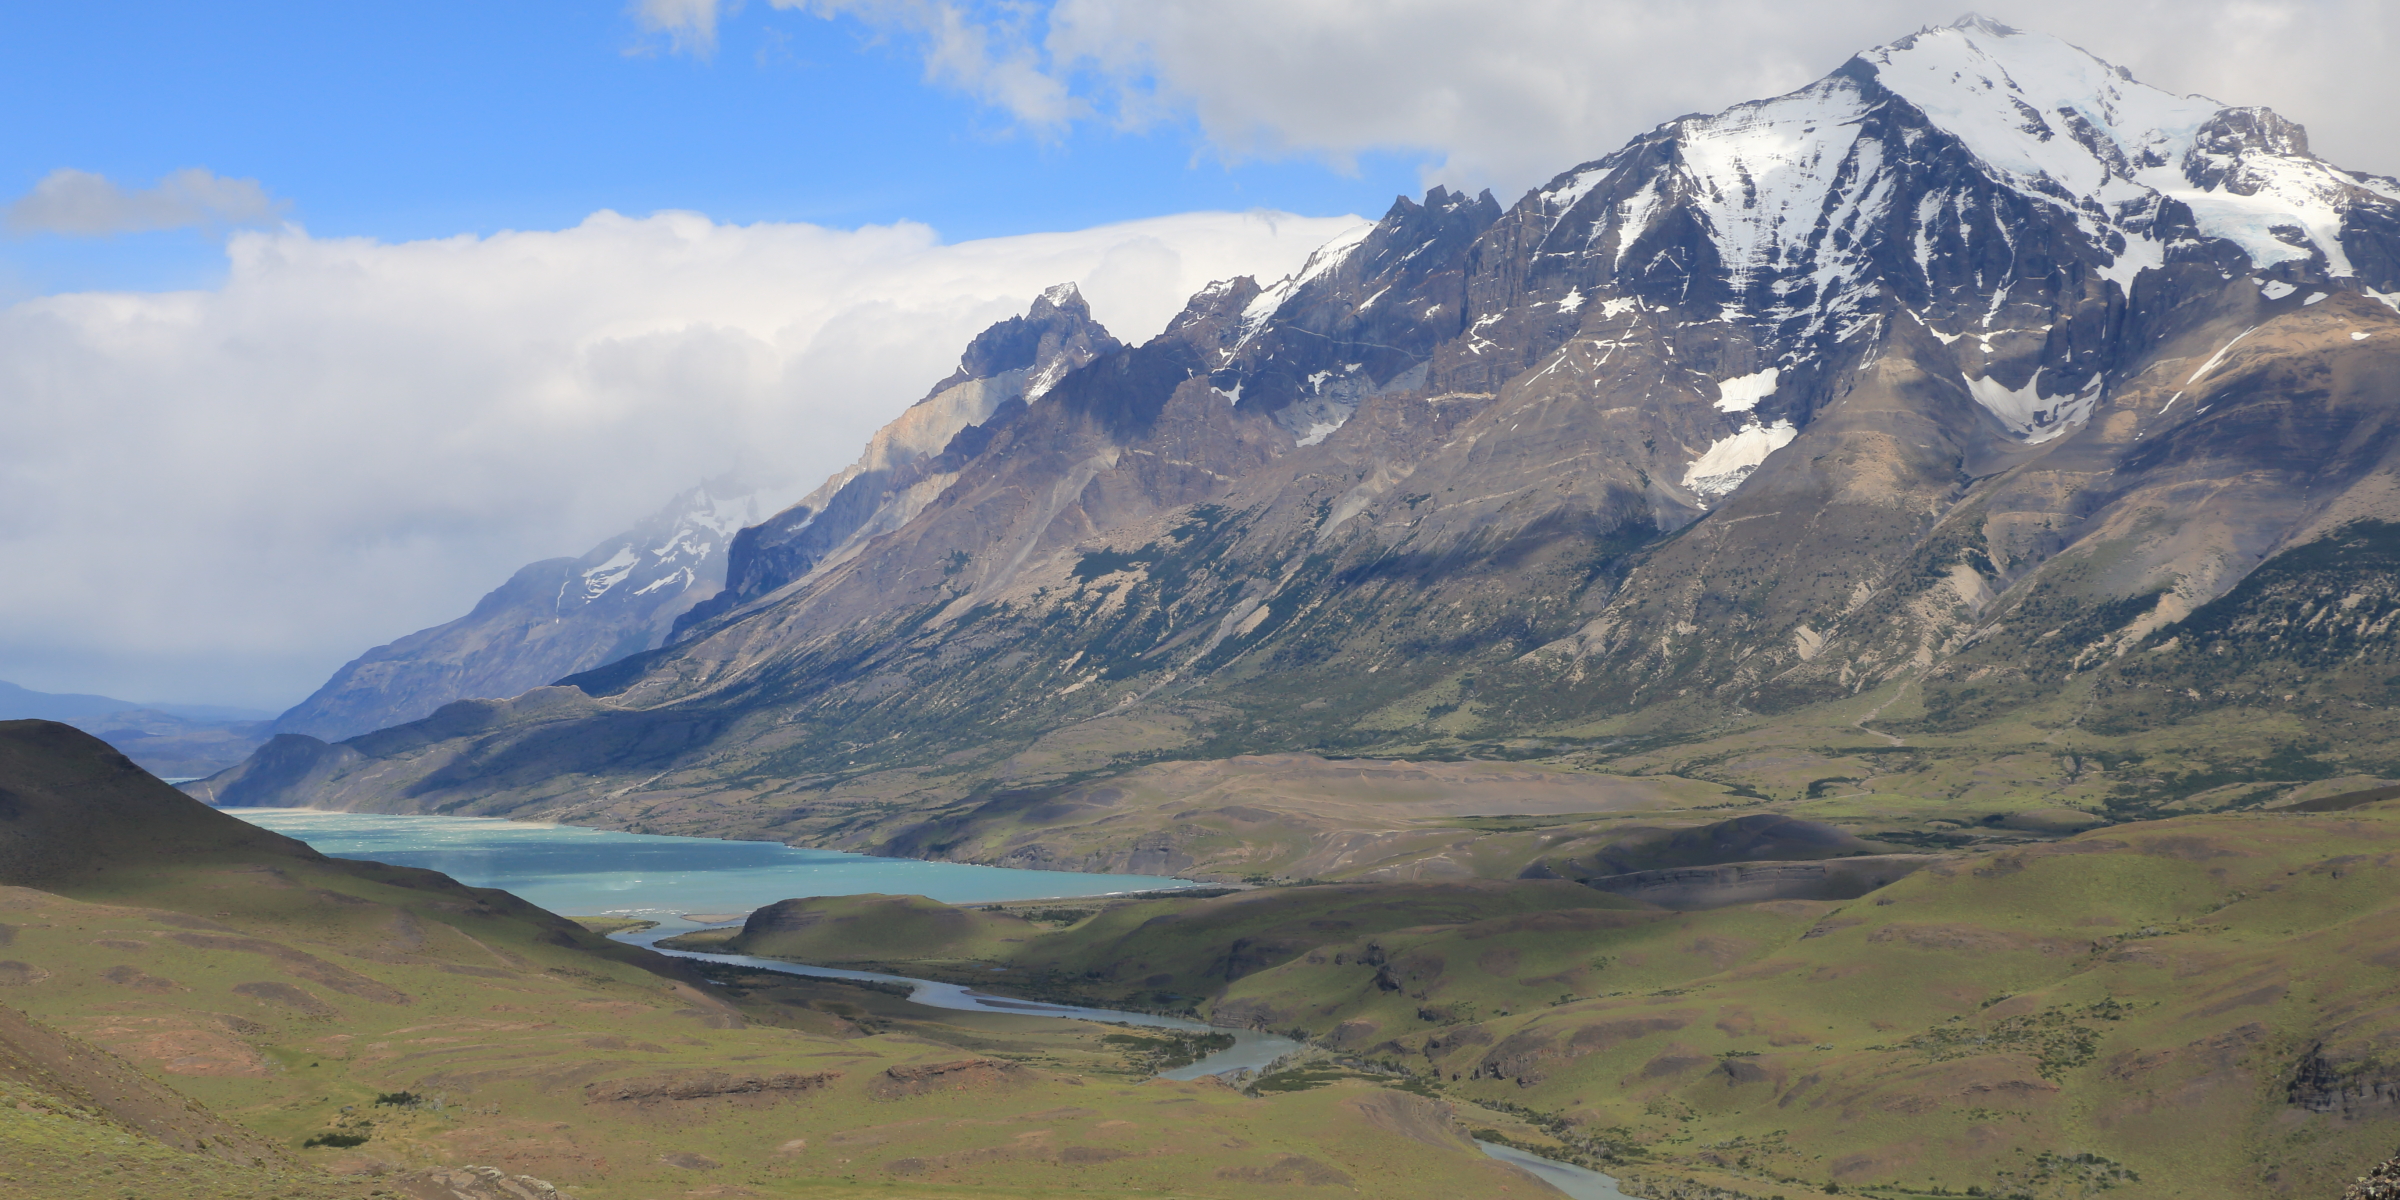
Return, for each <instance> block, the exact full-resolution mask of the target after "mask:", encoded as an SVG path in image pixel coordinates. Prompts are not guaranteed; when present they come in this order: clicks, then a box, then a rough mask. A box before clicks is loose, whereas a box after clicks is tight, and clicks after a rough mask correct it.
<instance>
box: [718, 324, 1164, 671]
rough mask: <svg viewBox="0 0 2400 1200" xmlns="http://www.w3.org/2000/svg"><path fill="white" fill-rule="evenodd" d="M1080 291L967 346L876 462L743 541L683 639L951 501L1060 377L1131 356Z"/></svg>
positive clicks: (893, 427)
mask: <svg viewBox="0 0 2400 1200" xmlns="http://www.w3.org/2000/svg"><path fill="white" fill-rule="evenodd" d="M1119 348H1120V347H1119V345H1118V343H1117V340H1116V339H1115V338H1113V337H1110V336H1109V334H1108V330H1106V329H1104V328H1102V327H1101V325H1100V323H1099V322H1097V321H1094V320H1092V310H1091V306H1090V305H1088V304H1086V303H1085V302H1084V299H1083V294H1082V293H1081V292H1079V291H1077V290H1076V288H1075V285H1074V284H1071V283H1066V284H1060V285H1059V286H1057V287H1054V288H1051V289H1050V290H1049V291H1046V292H1044V293H1042V294H1041V295H1040V296H1038V297H1036V298H1035V299H1034V302H1033V307H1032V308H1031V309H1030V310H1028V311H1027V312H1026V314H1025V315H1024V316H1022V317H1010V318H1009V319H1008V320H1005V321H1002V322H1000V323H999V324H997V325H994V326H992V327H991V328H989V329H986V330H984V331H983V332H982V333H980V334H978V335H976V337H975V340H974V341H972V342H969V343H968V344H967V349H966V353H964V354H962V355H960V356H959V361H958V370H956V371H953V372H951V374H950V377H949V378H947V379H944V380H942V381H941V382H940V383H937V384H935V385H933V390H932V391H931V392H928V393H926V395H925V398H924V399H922V400H919V401H917V402H916V404H915V405H913V406H911V407H910V409H909V411H908V412H906V413H904V414H902V415H901V417H900V419H899V420H896V421H894V422H892V423H891V424H890V425H887V426H885V427H884V428H883V429H881V430H879V431H878V432H877V433H876V435H875V437H874V440H873V441H871V442H870V443H869V444H868V446H867V450H866V453H865V454H863V455H861V456H860V457H859V460H858V461H857V462H855V463H853V464H851V465H850V466H849V467H847V468H845V469H844V470H842V471H841V472H840V473H838V474H836V475H835V476H834V477H833V478H831V479H828V480H826V481H825V484H824V486H822V487H819V488H818V489H817V490H816V491H814V492H811V493H809V495H808V496H806V497H805V498H803V499H802V500H801V501H800V502H799V503H798V504H795V505H793V506H792V507H790V508H788V509H785V510H784V511H782V512H779V513H777V514H775V515H774V516H773V517H772V518H769V519H768V520H767V521H766V522H764V523H763V524H758V525H753V526H751V527H750V528H747V529H744V530H742V531H741V533H740V535H739V536H737V537H736V538H735V539H734V542H733V549H732V554H731V558H730V562H729V565H728V567H727V569H726V574H725V577H724V584H725V586H724V590H723V591H721V592H719V593H717V594H716V595H715V596H714V597H712V598H710V599H709V600H707V601H705V602H703V603H701V604H700V605H699V606H697V607H695V608H693V609H692V610H691V611H690V612H688V613H685V614H683V615H682V616H681V617H679V618H678V619H677V620H676V623H675V630H676V632H677V633H679V634H680V633H681V632H683V631H684V630H686V629H689V628H691V627H692V626H694V625H697V624H700V623H702V622H705V621H707V620H708V619H710V618H712V617H717V616H721V615H723V614H725V613H727V612H731V611H732V610H734V609H735V608H737V607H739V606H741V605H742V604H744V603H746V602H748V601H753V600H756V599H758V598H760V597H762V596H765V595H767V594H769V593H771V592H774V591H775V590H777V589H778V588H781V587H783V586H785V585H787V584H789V583H792V582H793V581H795V580H798V579H801V578H804V577H806V576H807V575H808V574H809V573H810V572H811V571H814V570H815V569H816V568H817V567H818V566H820V565H821V564H825V563H828V562H831V561H838V560H839V559H841V558H843V557H846V556H847V555H850V554H854V553H856V552H858V551H859V550H860V549H861V548H862V547H863V546H864V544H865V543H866V542H867V541H868V539H870V538H873V537H875V536H876V535H878V534H883V533H890V532H892V531H894V530H896V529H899V528H900V527H901V526H904V525H906V524H907V523H908V522H909V520H910V519H911V518H913V517H915V516H916V515H917V514H918V513H919V512H922V511H924V509H925V506H926V505H927V504H928V503H930V502H932V501H933V500H934V499H935V498H937V497H939V496H940V495H941V494H942V492H943V490H944V489H946V488H948V487H949V486H950V484H951V483H953V482H955V481H956V480H957V479H958V475H959V472H960V471H961V470H962V469H964V468H965V466H966V464H967V463H968V462H969V461H971V460H973V459H974V458H976V457H977V456H978V455H981V454H982V453H983V452H984V450H986V449H987V448H989V447H990V445H991V442H992V438H993V436H994V435H995V434H996V433H997V432H998V430H999V429H1000V428H1001V427H1003V426H1005V425H1007V424H1008V423H1009V422H1010V421H1013V420H1015V419H1016V418H1017V417H1018V416H1019V415H1021V414H1022V413H1023V412H1024V411H1025V406H1026V405H1028V404H1030V403H1032V402H1035V401H1038V400H1040V399H1041V398H1042V397H1043V396H1045V395H1047V394H1049V392H1050V391H1051V389H1052V388H1054V387H1056V386H1057V385H1058V382H1059V380H1061V379H1063V378H1065V377H1066V376H1067V375H1068V374H1069V373H1071V372H1073V371H1074V370H1076V369H1077V368H1079V367H1082V366H1084V365H1086V364H1088V363H1090V362H1091V361H1092V360H1093V359H1096V358H1099V357H1101V356H1103V355H1106V354H1109V353H1111V352H1114V351H1116V350H1117V349H1119Z"/></svg>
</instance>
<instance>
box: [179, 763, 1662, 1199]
mask: <svg viewBox="0 0 2400 1200" xmlns="http://www.w3.org/2000/svg"><path fill="white" fill-rule="evenodd" d="M218 811H220V812H224V813H227V814H229V815H232V816H236V817H240V818H241V819H243V820H245V821H248V822H250V823H251V824H253V825H258V826H260V827H262V828H266V829H272V830H274V831H275V832H277V833H280V834H283V835H285V836H287V837H294V838H298V839H300V840H301V841H304V842H307V843H308V844H309V845H311V846H313V847H315V848H316V849H317V851H318V853H321V854H327V855H331V856H333V857H335V858H363V859H369V860H372V861H375V862H386V863H393V864H396V865H399V866H404V867H425V868H428V869H430V870H435V871H440V872H441V873H443V874H445V875H448V876H449V877H451V878H452V879H455V880H457V881H459V882H460V883H463V884H466V885H468V886H470V887H489V888H500V889H502V890H504V891H508V892H513V893H515V894H516V895H518V896H520V897H522V898H524V899H526V900H529V901H531V902H533V903H534V904H537V905H540V906H541V907H543V908H546V909H549V910H550V911H551V912H554V913H559V914H562V915H570V916H579V917H592V916H623V917H640V918H643V919H646V920H652V921H657V922H659V925H660V927H659V928H657V929H654V930H649V931H645V932H643V933H638V934H630V935H624V937H623V940H625V941H629V942H633V943H635V944H637V945H648V944H650V943H651V942H655V941H657V940H658V939H660V938H663V937H668V936H671V935H673V934H675V933H679V932H682V931H684V930H688V929H693V928H696V927H697V925H696V923H695V922H692V921H689V920H686V919H684V917H685V914H700V915H707V916H716V917H724V916H728V915H731V914H736V913H746V912H748V911H750V910H751V909H753V908H757V907H759V906H761V905H765V904H772V903H774V902H775V901H777V900H783V899H788V898H790V897H793V896H852V895H859V894H862V893H866V892H884V893H914V894H916V895H920V896H929V897H932V898H933V899H935V900H940V901H942V902H944V903H946V904H973V903H981V902H987V901H994V900H1048V899H1054V898H1055V899H1066V898H1072V897H1077V896H1108V895H1117V894H1121V893H1125V892H1155V891H1164V890H1168V889H1173V888H1179V887H1190V886H1193V885H1192V883H1191V882H1190V881H1188V880H1182V879H1162V878H1159V877H1158V876H1155V875H1087V874H1084V873H1082V872H1079V871H1021V870H1015V869H1011V868H1006V867H977V866H969V865H966V864H962V863H935V862H923V861H919V860H917V859H911V858H871V857H868V856H866V855H863V854H843V853H840V852H839V851H833V850H801V849H796V848H794V847H790V846H784V845H779V844H777V843H774V842H728V841H719V840H717V839H715V838H686V837H665V836H660V835H657V834H646V833H616V832H613V831H610V830H605V829H585V828H582V827H580V826H575V825H542V824H536V823H533V822H528V821H504V820H499V819H497V818H491V817H418V816H385V815H381V814H377V813H345V812H321V811H318V810H316V809H309V808H226V809H220V810H218ZM664 953H679V952H676V951H664ZM679 956H680V957H685V958H703V959H711V960H714V961H718V962H731V963H739V964H742V965H745V966H753V967H761V968H765V969H768V970H776V971H787V972H790V973H792V974H794V975H823V976H833V977H838V978H853V979H883V980H889V981H891V982H895V983H907V984H911V985H913V986H914V988H915V991H914V994H913V995H912V996H911V999H913V1000H915V1001H916V1002H917V1003H919V1004H923V1005H926V1006H928V1007H932V1008H948V1009H963V1010H986V1011H992V1010H997V1011H1008V1012H1016V1013H1022V1014H1026V1015H1040V1016H1058V1017H1064V1018H1068V1019H1072V1020H1087V1021H1101V1022H1108V1023H1112V1024H1123V1025H1140V1026H1149V1027H1153V1028H1173V1029H1187V1030H1204V1029H1208V1028H1210V1027H1209V1026H1206V1025H1202V1024H1200V1023H1199V1022H1197V1021H1187V1020H1182V1019H1179V1018H1175V1017H1161V1016H1155V1015H1152V1014H1148V1013H1130V1012H1113V1011H1109V1010H1106V1009H1089V1008H1075V1007H1072V1006H1067V1005H1058V1004H1042V1003H1034V1002H1028V1001H1023V1000H1015V999H1011V998H1009V997H1006V996H999V995H992V994H988V993H983V992H979V991H977V990H975V989H972V988H963V987H960V986H958V985H956V984H948V983H935V982H932V981H929V980H923V979H909V978H907V977H905V976H894V975H873V974H869V973H866V972H861V971H845V970H839V969H834V968H826V967H810V966H802V965H799V964H795V963H785V962H778V961H775V960H773V959H764V958H745V957H742V956H739V955H724V954H690V953H681V954H679ZM1224 1032H1228V1033H1232V1034H1233V1035H1234V1038H1235V1042H1234V1045H1233V1047H1232V1048H1230V1049H1228V1050H1224V1051H1221V1052H1219V1053H1216V1054H1212V1055H1209V1056H1208V1057H1207V1058H1204V1059H1201V1060H1200V1061H1199V1062H1196V1063H1193V1064H1191V1065H1190V1066H1187V1067H1184V1068H1181V1069H1180V1070H1175V1071H1170V1072H1168V1073H1167V1077H1168V1078H1172V1079H1196V1078H1199V1077H1200V1076H1202V1075H1212V1074H1217V1073H1220V1072H1226V1071H1237V1070H1249V1071H1256V1070H1260V1069H1262V1068H1265V1067H1267V1066H1268V1065H1269V1064H1271V1063H1273V1062H1275V1061H1276V1060H1277V1059H1280V1058H1282V1057H1283V1056H1285V1055H1288V1054H1292V1053H1295V1052H1297V1051H1300V1050H1302V1049H1304V1047H1303V1046H1302V1045H1301V1044H1300V1043H1298V1042H1295V1041H1292V1040H1290V1039H1289V1038H1284V1037H1278V1036H1276V1035H1274V1034H1269V1033H1260V1032H1258V1031H1256V1030H1249V1029H1227V1030H1224ZM1476 1145H1477V1146H1478V1147H1480V1148H1481V1149H1482V1150H1483V1152H1484V1153H1485V1154H1487V1155H1490V1156H1491V1157H1493V1158H1497V1159H1500V1160H1501V1161H1503V1162H1508V1163H1511V1164H1514V1165H1515V1166H1517V1167H1519V1168H1521V1169H1523V1170H1526V1171H1528V1172H1530V1173H1532V1174H1533V1175H1534V1176H1535V1177H1537V1178H1539V1179H1542V1180H1544V1181H1545V1182H1547V1183H1549V1184H1550V1185H1551V1186H1552V1187H1555V1188H1557V1189H1558V1190H1559V1191H1560V1192H1562V1193H1564V1194H1566V1195H1567V1196H1569V1197H1573V1198H1574V1200H1624V1193H1622V1192H1619V1191H1618V1190H1617V1188H1616V1183H1615V1181H1614V1180H1612V1179H1610V1178H1609V1177H1608V1176H1606V1175H1602V1174H1599V1173H1597V1172H1594V1171H1588V1170H1585V1169H1584V1168H1582V1167H1576V1166H1570V1165H1568V1164H1566V1163H1561V1162H1552V1161H1551V1160H1549V1159H1546V1158H1536V1157H1534V1156H1533V1155H1530V1154H1527V1153H1525V1152H1523V1151H1521V1150H1515V1149H1512V1148H1510V1147H1506V1146H1496V1145H1493V1144H1491V1143H1489V1142H1478V1143H1476Z"/></svg>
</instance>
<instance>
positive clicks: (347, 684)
mask: <svg viewBox="0 0 2400 1200" xmlns="http://www.w3.org/2000/svg"><path fill="white" fill-rule="evenodd" d="M757 494H758V493H757V489H756V488H755V487H753V486H751V485H748V484H744V483H742V482H740V481H738V480H737V479H735V478H732V477H727V478H724V479H718V480H712V481H710V482H708V483H704V484H701V485H700V486H698V487H695V488H692V489H691V490H689V491H686V492H684V493H683V494H681V495H679V496H676V497H675V498H674V499H672V500H670V501H668V502H667V503H666V504H665V505H664V506H663V507H661V508H660V509H659V510H658V511H656V512H654V513H652V514H651V515H650V516H649V517H648V518H646V519H644V520H643V521H642V522H641V523H640V524H637V525H635V526H634V527H633V528H631V529H628V530H626V531H625V532H623V533H621V534H618V535H616V536H614V537H611V538H608V539H606V540H604V541H602V542H601V543H600V544H599V545H597V546H594V547H592V548H591V550H590V551H588V552H586V553H585V554H584V555H583V556H582V557H581V558H547V559H543V560H542V561H540V562H536V563H531V564H528V565H526V566H524V567H522V568H520V569H518V571H517V573H516V574H515V575H513V576H511V577H510V578H509V580H508V582H506V583H504V584H501V585H500V586H499V587H496V588H494V589H492V590H491V591H490V592H488V593H486V594H485V595H484V597H483V599H481V600H479V601H477V602H476V604H475V608H474V610H473V611H472V612H469V613H468V614H467V615H466V616H463V617H460V618H458V619H457V620H455V621H451V622H448V623H447V624H443V625H436V626H434V627H433V628H430V629H420V630H418V631H417V632H415V633H412V634H409V635H408V636H407V637H404V638H401V639H399V640H397V641H394V642H392V643H391V644H389V645H384V646H377V647H375V648H374V649H372V650H369V651H367V652H366V653H365V654H361V655H359V656H358V657H357V658H355V659H352V660H350V662H349V663H347V664H345V665H344V666H343V667H342V669H341V670H339V671H336V672H334V675H333V678H331V679H329V680H327V681H326V682H325V686H323V687H321V688H318V689H317V690H316V692H315V693H314V694H312V695H310V696H309V697H308V699H306V700H303V701H301V702H300V703H299V704H296V705H294V706H292V707H291V708H290V709H288V710H286V711H285V712H284V713H283V714H282V715H281V716H279V717H276V718H275V720H274V723H273V724H272V725H270V726H269V727H268V730H267V732H268V734H269V735H270V736H273V735H277V734H287V733H296V734H305V735H308V736H312V737H318V738H326V739H332V740H340V739H342V738H348V737H356V736H357V735H359V734H362V733H367V732H370V731H373V730H377V729H383V728H386V727H388V726H392V725H401V724H405V723H407V722H410V721H415V720H419V719H421V718H424V717H427V716H430V715H432V713H433V712H434V710H436V709H438V708H440V707H442V706H443V705H445V704H448V703H450V702H452V701H454V700H460V699H464V698H467V697H473V696H488V697H508V696H514V695H518V694H520V693H522V692H525V691H528V690H530V689H533V688H537V687H540V686H542V685H544V684H547V683H549V682H550V681H552V680H554V679H558V678H561V677H563V676H567V675H572V674H574V673H576V672H578V671H587V670H590V669H592V668H593V667H598V666H604V665H606V664H608V663H612V662H615V661H616V660H618V659H620V658H623V657H625V656H626V655H628V654H633V653H636V652H638V651H642V650H647V649H650V648H651V647H653V646H656V645H658V644H659V643H660V642H662V641H664V640H665V639H666V636H667V634H668V633H669V632H670V631H671V630H672V629H673V628H674V624H675V620H676V618H678V617H680V616H682V615H683V614H684V613H685V612H687V611H688V610H690V609H691V607H692V606H693V605H694V604H697V603H700V602H702V601H704V600H706V599H708V598H709V597H710V596H713V595H715V594H716V593H717V592H718V590H719V589H721V588H722V587H723V586H724V584H725V564H726V558H727V551H728V549H729V543H730V542H731V540H732V539H733V538H734V536H735V532H736V531H737V530H739V529H741V528H742V527H743V526H744V525H746V524H749V523H751V522H754V521H756V520H757V519H758V515H759V514H758V508H757V501H756V496H757Z"/></svg>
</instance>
